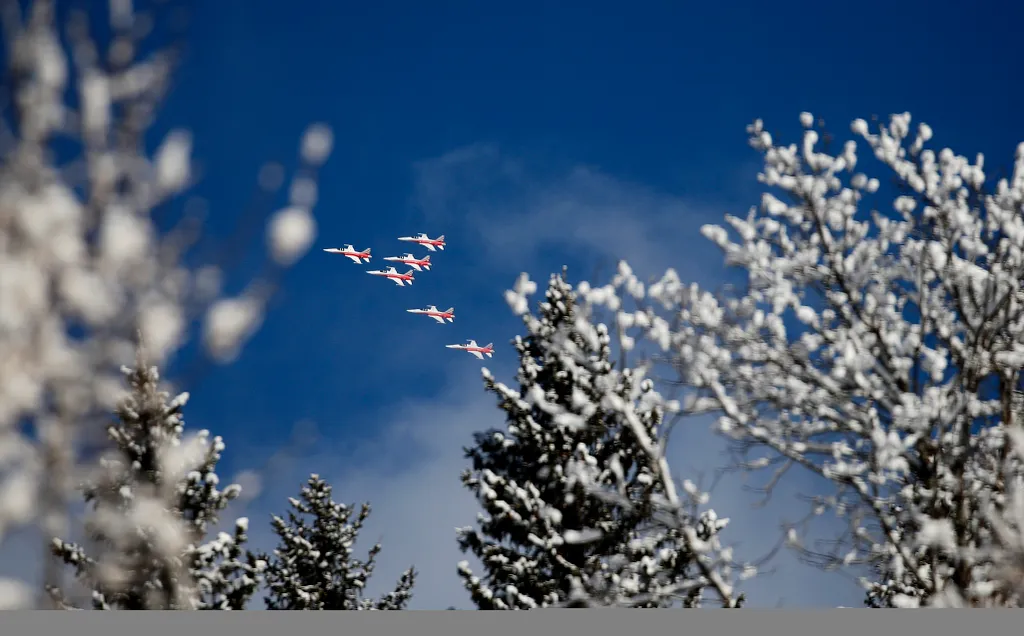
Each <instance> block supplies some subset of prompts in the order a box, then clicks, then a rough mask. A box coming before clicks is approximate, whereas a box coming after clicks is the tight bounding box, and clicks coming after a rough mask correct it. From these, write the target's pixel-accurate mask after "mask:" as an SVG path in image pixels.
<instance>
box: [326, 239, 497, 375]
mask: <svg viewBox="0 0 1024 636" xmlns="http://www.w3.org/2000/svg"><path fill="white" fill-rule="evenodd" d="M398 240H399V241H404V242H406V243H416V244H417V245H421V246H423V247H425V248H427V249H428V250H430V251H431V252H435V251H437V250H441V251H444V248H445V240H444V234H442V235H440V236H438V237H437V238H436V239H432V238H430V237H429V236H427V235H426V234H424V233H422V232H421V233H419V234H418V235H416V236H400V237H398ZM324 251H325V252H328V253H331V254H341V255H342V256H344V257H346V258H350V259H352V261H353V262H355V263H358V264H362V263H364V262H365V263H369V262H370V248H366V249H365V250H357V249H356V248H355V247H353V246H352V245H350V244H348V243H346V244H345V245H344V246H343V247H328V248H324ZM384 260H385V261H388V262H391V263H402V264H403V265H406V266H408V267H411V268H412V269H410V270H409V271H408V272H406V273H404V274H400V273H399V272H398V270H396V269H395V268H394V267H387V268H385V269H377V270H373V269H370V270H366V273H367V274H370V275H371V276H379V277H381V278H387V279H389V280H391V281H393V282H394V283H395V284H396V285H398V286H399V287H405V286H406V285H410V286H411V285H412V283H413V277H414V276H415V274H416V272H422V271H430V266H431V262H430V255H429V254H428V255H427V256H424V257H423V258H416V257H415V256H414V255H412V254H409V253H406V254H402V255H401V256H386V257H384ZM406 311H407V312H409V313H410V314H418V315H421V316H430V317H431V318H433V319H434V320H436V321H437V322H439V323H441V324H442V325H443V324H445V321H446V320H447V321H448V322H449V323H454V322H455V308H454V307H449V308H448V309H446V310H444V311H441V310H440V309H438V308H437V307H436V306H435V305H428V306H427V307H426V308H425V309H406ZM445 346H446V347H447V348H449V349H458V350H460V351H465V352H467V353H470V354H472V355H474V356H475V357H477V358H478V359H480V360H483V359H484V356H487V357H488V358H490V357H492V356H493V355H494V345H493V344H491V343H488V344H487V345H486V346H484V347H481V346H480V345H478V344H477V343H476V340H467V341H466V343H465V344H450V345H445Z"/></svg>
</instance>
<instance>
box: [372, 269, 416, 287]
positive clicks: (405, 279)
mask: <svg viewBox="0 0 1024 636" xmlns="http://www.w3.org/2000/svg"><path fill="white" fill-rule="evenodd" d="M366 273H367V274H369V275H370V276H383V277H384V278H390V279H391V280H393V281H395V283H397V284H398V286H399V287H402V286H404V285H412V277H413V274H414V273H415V271H414V270H411V269H410V270H409V271H408V272H406V273H404V274H399V273H398V270H396V269H395V268H394V267H389V268H387V269H368V270H366Z"/></svg>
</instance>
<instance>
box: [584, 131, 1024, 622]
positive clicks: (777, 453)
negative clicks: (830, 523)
mask: <svg viewBox="0 0 1024 636" xmlns="http://www.w3.org/2000/svg"><path fill="white" fill-rule="evenodd" d="M800 121H801V124H802V125H803V127H804V129H805V130H804V133H803V139H802V142H801V143H799V144H791V145H780V144H778V143H776V142H775V140H774V139H773V137H772V135H770V134H769V133H768V132H767V131H766V130H765V128H764V126H763V124H762V122H761V121H756V122H754V123H753V124H752V125H751V126H750V127H749V128H748V132H749V135H750V143H751V145H752V146H753V147H754V148H755V149H757V150H758V151H759V152H761V153H762V154H763V156H764V168H763V170H762V171H761V174H760V176H759V180H760V181H761V183H763V185H764V187H765V188H766V191H765V192H764V194H763V196H762V199H761V205H760V207H759V208H753V209H751V210H750V212H749V214H747V215H746V217H745V218H739V217H733V216H727V217H726V222H727V224H728V226H730V227H731V229H732V230H733V231H734V233H735V234H734V235H732V236H731V235H730V232H729V231H727V230H726V229H725V228H724V227H720V226H717V225H709V226H705V227H704V228H703V234H704V236H705V237H707V238H709V239H710V240H712V241H713V242H714V243H715V244H716V245H718V246H719V247H720V248H721V249H722V250H723V252H724V253H725V258H726V263H727V264H728V265H731V266H734V267H736V268H738V270H739V271H740V273H741V275H743V277H744V278H745V279H746V280H745V285H743V286H741V287H740V288H739V289H738V290H737V291H735V293H732V294H721V295H718V296H716V295H715V294H712V293H709V292H708V291H706V290H703V289H701V288H700V287H699V286H697V285H693V284H689V285H688V284H684V283H683V282H682V281H681V280H680V279H679V277H678V275H677V274H676V272H675V271H674V270H669V271H668V272H667V273H666V274H665V276H664V277H663V278H662V279H661V280H659V281H657V282H655V283H654V284H651V285H650V286H649V287H645V286H644V285H643V284H642V283H641V282H640V281H639V280H637V278H636V277H635V276H634V275H633V274H632V272H631V271H630V270H629V268H628V266H623V267H622V270H621V271H620V273H619V275H618V276H616V277H615V279H614V280H613V281H612V283H611V284H610V285H609V286H606V287H600V288H595V289H592V290H590V293H589V294H588V301H590V302H593V303H594V304H596V305H604V306H606V307H609V308H610V309H612V310H614V311H617V312H618V324H619V325H621V326H623V327H624V328H630V327H634V326H635V327H638V328H640V329H641V330H642V331H643V332H645V333H646V334H647V336H649V337H650V339H651V340H652V341H654V342H656V343H658V344H659V345H660V346H661V347H662V348H663V350H664V351H666V352H668V354H669V356H670V358H671V359H672V361H673V362H674V363H675V365H676V366H677V368H678V369H679V372H680V376H681V379H682V382H683V384H684V386H686V387H688V388H689V389H690V391H691V392H690V395H689V398H688V400H687V401H686V402H685V403H684V411H685V412H689V413H709V412H715V413H718V414H719V415H720V418H719V420H718V428H719V430H720V431H722V432H723V433H725V434H727V435H729V436H732V437H733V438H734V439H735V440H736V442H737V445H738V446H739V447H740V449H741V450H744V451H745V452H746V453H747V455H746V458H747V459H746V462H745V465H746V466H747V468H749V469H751V470H757V469H765V468H769V469H772V471H773V475H772V476H771V477H770V480H769V484H770V483H773V482H774V481H776V480H777V479H778V478H779V477H780V476H781V475H782V474H783V473H784V472H785V471H786V470H787V469H788V468H790V467H793V466H798V467H802V468H803V469H805V470H807V471H810V472H811V473H813V474H816V475H818V476H820V477H821V478H822V479H823V480H824V481H825V484H826V485H830V486H831V487H829V488H826V493H827V494H825V495H823V496H820V497H816V498H815V501H814V504H813V507H814V510H813V512H814V513H816V514H823V513H825V512H826V511H828V510H833V511H835V512H836V513H838V514H839V515H841V516H842V517H844V518H846V519H848V520H850V521H851V527H850V532H849V533H848V534H845V535H843V536H840V537H836V539H837V541H836V542H835V545H837V546H838V549H832V550H822V549H811V548H810V547H808V546H802V547H801V549H802V550H803V551H804V554H805V556H807V557H808V558H811V559H814V560H815V561H816V562H818V563H820V564H822V565H826V566H829V567H832V566H837V567H841V566H844V565H846V566H853V567H857V566H860V567H863V568H867V569H868V570H869V571H870V572H873V573H874V574H872V575H869V576H866V577H865V578H864V583H865V586H866V587H867V588H868V590H869V604H872V605H885V606H889V605H893V606H900V607H906V606H917V605H922V604H928V605H943V604H950V603H953V604H965V605H968V606H981V607H989V606H1018V605H1019V604H1020V602H1021V596H1020V593H1019V590H1020V587H1019V583H1020V578H1021V572H1024V570H1022V569H1021V568H1020V567H1019V566H1018V567H1017V568H1016V569H1015V570H1014V569H1012V568H1011V569H1010V570H1007V569H1006V568H1005V566H1006V564H1007V562H1006V560H1005V558H1004V557H999V556H998V555H1007V554H1014V550H1017V552H1016V554H1017V557H1016V558H1017V559H1019V557H1020V552H1019V546H1020V541H1021V538H1020V536H1019V531H1020V530H1021V528H1022V526H1021V524H1020V516H1019V515H1020V514H1021V508H1020V507H1019V503H1020V502H1019V501H1018V499H1015V497H1016V498H1019V497H1020V491H1019V484H1020V480H1021V468H1020V467H1021V463H1020V459H1019V456H1018V455H1017V454H1016V453H1014V452H1013V449H1012V448H1011V446H1010V444H1009V443H1008V439H1009V438H1010V436H1012V435H1016V434H1019V431H1020V427H1021V425H1022V421H1021V419H1020V417H1021V409H1020V399H1019V395H1020V394H1019V393H1018V390H1019V388H1020V381H1021V374H1020V371H1021V368H1022V366H1024V291H1022V288H1021V281H1022V280H1024V208H1022V204H1024V144H1022V145H1020V146H1018V148H1017V152H1016V163H1015V165H1014V169H1013V171H1012V175H1010V176H1009V177H1008V178H1002V179H999V180H998V181H996V182H995V183H994V184H992V183H991V182H990V180H988V179H987V177H986V173H985V170H984V165H985V164H984V162H983V157H982V156H981V155H978V156H977V158H976V159H975V160H973V161H972V160H970V159H968V158H966V157H963V156H960V155H958V154H956V153H955V152H953V151H952V150H950V149H948V148H943V149H941V150H938V151H936V150H933V149H931V148H928V147H927V145H928V142H929V140H930V139H931V138H932V130H931V128H930V127H928V126H927V125H925V124H918V125H917V127H916V130H915V129H913V128H912V127H911V118H910V115H909V114H901V115H894V116H892V117H891V118H890V120H889V123H888V124H887V125H880V126H879V127H878V129H877V132H871V130H870V129H869V128H870V127H869V125H868V123H867V122H865V121H864V120H856V121H855V122H853V125H852V130H853V132H854V133H855V135H856V136H858V137H860V138H861V139H862V140H863V141H864V142H865V143H866V145H867V147H868V148H869V150H870V151H871V153H872V154H873V155H874V158H875V159H877V163H876V164H875V165H876V167H879V168H881V169H882V170H885V171H887V172H888V174H889V176H891V177H892V181H893V183H894V185H893V190H892V197H893V198H892V199H891V200H890V201H889V202H888V205H883V204H882V203H883V197H882V195H883V194H884V193H885V192H886V190H885V189H883V188H882V181H880V180H879V179H878V178H872V177H870V176H868V174H865V172H862V171H859V170H858V168H862V167H865V166H864V163H866V162H865V161H864V160H862V159H861V158H859V157H858V152H857V151H858V143H857V142H856V141H854V140H850V141H847V142H846V143H845V144H843V145H842V146H841V147H840V148H838V152H837V153H831V152H829V150H828V147H825V148H821V147H820V146H819V143H818V142H819V138H820V137H821V134H820V128H821V124H820V122H818V123H816V122H815V118H814V117H812V116H811V115H810V114H808V113H804V114H802V115H801V117H800ZM867 161H868V162H870V161H871V160H870V159H868V160H867ZM868 169H870V167H868ZM630 296H632V297H634V298H637V299H638V300H640V301H641V302H638V305H639V306H638V307H636V308H633V307H632V306H631V307H630V309H629V310H628V311H627V310H626V309H624V304H623V303H624V301H625V300H627V299H628V298H629V297H630ZM644 299H646V301H644ZM1015 489H1016V490H1015ZM1014 493H1015V494H1014ZM1015 506H1017V507H1015ZM1014 528H1016V530H1014ZM791 536H792V538H793V540H794V542H802V539H801V537H800V536H799V533H797V532H793V533H792V535H791ZM798 545H799V544H798ZM1011 562H1013V563H1018V564H1019V563H1020V561H1019V560H1018V561H1011ZM1012 572H1016V574H1012ZM1014 577H1016V578H1014Z"/></svg>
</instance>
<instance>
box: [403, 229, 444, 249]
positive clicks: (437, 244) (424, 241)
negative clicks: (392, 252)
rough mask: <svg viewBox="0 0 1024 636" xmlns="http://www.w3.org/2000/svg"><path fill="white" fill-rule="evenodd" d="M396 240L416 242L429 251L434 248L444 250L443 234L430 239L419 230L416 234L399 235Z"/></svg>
mask: <svg viewBox="0 0 1024 636" xmlns="http://www.w3.org/2000/svg"><path fill="white" fill-rule="evenodd" d="M398 240H399V241H405V242H407V243H417V244H419V245H422V246H423V247H425V248H427V249H428V250H430V251H431V252H433V251H435V250H441V251H444V234H442V235H441V236H439V237H437V238H436V239H432V238H430V237H429V236H427V235H426V234H424V233H423V232H420V233H419V234H418V235H416V236H399V237H398Z"/></svg>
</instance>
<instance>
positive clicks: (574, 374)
mask: <svg viewBox="0 0 1024 636" xmlns="http://www.w3.org/2000/svg"><path fill="white" fill-rule="evenodd" d="M530 285H532V283H530ZM534 288H535V286H534ZM509 302H510V304H512V305H513V307H516V306H517V304H518V305H519V306H520V309H518V310H517V311H518V312H519V313H523V314H524V316H523V318H524V322H525V324H526V326H527V331H528V335H527V336H526V337H525V338H523V337H517V338H516V339H515V348H516V350H517V351H518V352H519V361H520V364H519V371H518V374H517V379H518V382H519V385H520V388H519V390H518V391H516V390H514V389H511V388H509V387H507V386H505V385H504V384H501V383H498V382H496V381H495V380H494V378H493V377H492V376H491V374H490V373H489V372H488V371H487V370H486V369H485V370H484V382H485V385H486V389H487V390H488V391H490V392H491V393H494V394H496V395H497V396H498V399H499V407H500V408H501V409H502V410H503V411H505V413H506V414H507V423H506V426H505V427H504V429H502V430H494V429H492V430H489V431H486V432H481V433H477V434H475V436H474V438H475V445H474V446H472V447H471V448H467V449H466V456H467V458H469V459H470V460H472V468H471V469H467V470H466V471H464V473H463V475H462V482H463V484H464V485H465V486H466V488H467V489H469V490H470V491H471V492H472V493H473V494H474V495H475V496H476V498H477V500H478V501H479V502H480V504H481V506H482V507H483V510H484V514H483V515H480V517H479V521H480V528H479V529H474V528H472V527H466V528H460V529H459V530H458V534H459V536H458V541H459V545H460V547H461V548H462V550H463V551H464V552H466V551H468V552H471V553H473V554H474V555H476V556H477V557H478V558H479V559H480V560H481V562H482V563H483V567H484V572H485V573H484V575H483V577H482V578H480V577H477V576H475V575H474V574H473V573H472V571H471V570H470V569H469V565H468V563H467V562H466V561H463V562H462V563H460V564H459V574H460V576H461V577H462V578H463V580H464V584H465V586H466V588H467V589H468V590H469V592H470V594H471V596H472V599H473V601H474V603H475V604H476V605H477V607H478V608H480V609H532V608H536V607H549V606H556V605H563V604H570V602H571V601H572V599H574V598H576V597H577V595H578V593H579V592H580V591H581V590H582V591H583V592H584V593H585V594H584V595H585V596H587V597H590V598H593V597H594V596H595V595H596V594H598V593H599V594H600V595H602V596H611V597H615V599H616V602H617V603H621V604H626V605H631V606H634V607H661V606H666V605H669V604H671V602H672V597H673V596H676V594H677V591H678V590H677V588H675V587H673V583H682V582H684V581H693V580H698V581H699V580H700V576H699V573H696V574H695V573H694V572H693V571H692V570H693V568H692V561H693V559H692V554H691V553H690V551H689V550H687V549H686V547H685V546H686V545H687V543H686V540H685V539H684V537H683V532H684V531H685V530H684V528H683V527H681V526H680V527H676V528H661V529H656V528H655V524H654V523H653V522H652V517H653V512H654V509H653V507H652V501H654V500H655V499H657V498H659V497H660V498H662V499H664V487H663V482H662V481H661V480H660V479H659V477H658V475H659V473H658V472H657V467H653V466H652V465H651V461H650V455H649V454H648V453H645V452H644V450H643V449H642V448H641V446H640V445H639V444H638V443H637V439H636V436H635V434H634V433H633V431H632V430H631V429H630V427H629V426H627V425H626V422H625V420H626V419H627V417H626V416H624V413H629V416H628V417H631V418H634V421H635V422H636V421H638V422H639V426H640V427H641V428H643V429H644V430H645V432H646V434H647V435H648V436H649V437H650V438H652V439H657V434H658V426H659V425H660V423H661V419H662V413H663V409H662V405H661V403H660V400H659V399H657V394H656V393H654V392H653V389H652V384H651V383H650V381H649V380H643V377H642V376H643V374H642V372H641V371H639V370H633V369H623V370H621V371H617V370H616V369H615V365H614V364H613V363H612V361H611V346H610V343H611V339H610V337H609V334H608V330H607V329H606V328H605V326H604V325H596V326H595V325H593V324H591V323H590V321H589V317H588V316H587V315H585V312H583V311H580V308H579V307H578V305H577V302H576V293H575V291H574V290H573V289H572V287H571V286H570V285H569V284H568V283H567V282H566V281H565V278H564V272H563V275H561V276H558V275H554V276H552V277H551V280H550V284H549V286H548V289H547V292H546V301H545V302H542V303H541V304H540V307H539V313H538V316H536V317H535V316H533V315H531V314H529V313H528V312H527V311H526V309H527V307H528V305H527V304H526V301H525V300H523V298H522V296H520V297H519V298H517V297H516V296H515V295H514V294H513V295H512V296H510V300H509ZM581 468H583V469H584V472H585V473H586V474H588V475H589V476H590V479H589V481H590V482H591V485H593V484H597V485H601V486H605V487H607V489H608V490H609V491H611V492H614V493H618V494H619V495H620V496H621V498H620V500H619V501H613V500H612V499H609V498H607V497H600V496H594V492H593V491H592V490H589V489H588V488H586V486H587V483H586V482H587V481H588V480H584V479H580V478H579V475H580V474H581ZM624 504H625V505H624ZM695 525H696V526H697V528H696V536H699V537H703V538H704V539H708V538H709V537H710V536H711V535H712V534H714V533H716V532H717V531H718V529H720V528H721V527H722V526H723V525H724V523H723V522H722V521H718V520H716V519H715V518H714V517H713V516H710V517H705V518H703V519H701V520H700V521H698V522H697V523H696V524H695ZM702 587H703V585H702V584H701V583H699V582H698V583H696V584H692V585H689V586H688V587H687V589H686V591H685V592H684V593H683V596H684V597H685V604H686V605H696V604H698V602H699V598H700V590H701V588H702Z"/></svg>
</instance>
